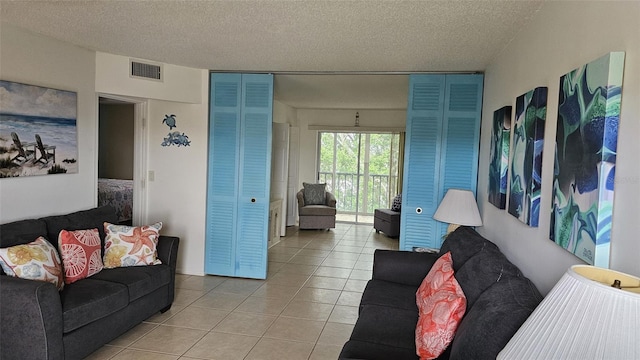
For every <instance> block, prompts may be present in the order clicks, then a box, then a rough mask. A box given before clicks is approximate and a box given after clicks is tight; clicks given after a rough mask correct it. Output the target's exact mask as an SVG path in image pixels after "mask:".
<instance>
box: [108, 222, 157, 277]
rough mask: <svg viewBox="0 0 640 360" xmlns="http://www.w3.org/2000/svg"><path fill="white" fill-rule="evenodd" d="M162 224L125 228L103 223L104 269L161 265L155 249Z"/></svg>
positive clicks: (124, 226)
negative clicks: (104, 236) (104, 238)
mask: <svg viewBox="0 0 640 360" xmlns="http://www.w3.org/2000/svg"><path fill="white" fill-rule="evenodd" d="M160 229H162V222H157V223H155V224H152V225H147V226H126V225H114V224H110V223H108V222H105V223H104V230H105V233H106V234H107V238H106V240H105V243H104V267H105V268H107V269H111V268H116V267H128V266H145V265H154V264H161V263H162V261H160V260H158V257H157V254H158V252H157V250H156V247H157V245H158V237H159V236H160V233H159V232H160Z"/></svg>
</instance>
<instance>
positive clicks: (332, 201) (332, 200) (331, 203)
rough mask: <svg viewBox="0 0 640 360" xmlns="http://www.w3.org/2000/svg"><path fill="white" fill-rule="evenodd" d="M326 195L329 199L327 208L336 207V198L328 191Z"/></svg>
mask: <svg viewBox="0 0 640 360" xmlns="http://www.w3.org/2000/svg"><path fill="white" fill-rule="evenodd" d="M325 195H326V199H327V200H326V202H325V203H326V204H327V206H329V207H332V208H334V207H336V196H335V195H333V194H332V193H330V192H328V191H327V192H326V194H325Z"/></svg>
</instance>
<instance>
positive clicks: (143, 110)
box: [95, 93, 149, 225]
mask: <svg viewBox="0 0 640 360" xmlns="http://www.w3.org/2000/svg"><path fill="white" fill-rule="evenodd" d="M100 98H107V99H113V100H118V101H123V102H127V103H130V104H133V184H134V186H133V209H132V210H133V214H132V223H133V225H142V224H146V223H148V212H147V193H148V190H147V148H148V147H147V142H148V137H149V136H148V129H147V126H146V125H147V114H148V106H149V102H148V99H141V98H135V97H130V96H121V95H114V94H105V93H96V103H97V106H96V112H97V116H96V119H98V126H97V127H96V144H98V145H99V142H100V126H99V121H100V115H99V111H100ZM95 156H96V196H95V198H96V200H95V201H96V205H97V201H98V196H97V193H98V191H97V187H98V166H97V164H98V157H99V152H98V151H97V149H96V155H95Z"/></svg>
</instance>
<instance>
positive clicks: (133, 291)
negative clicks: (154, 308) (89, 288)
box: [91, 265, 171, 302]
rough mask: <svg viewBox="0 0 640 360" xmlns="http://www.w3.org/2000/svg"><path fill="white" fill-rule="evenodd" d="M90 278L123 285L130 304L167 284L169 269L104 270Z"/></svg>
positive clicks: (135, 267)
mask: <svg viewBox="0 0 640 360" xmlns="http://www.w3.org/2000/svg"><path fill="white" fill-rule="evenodd" d="M91 278H92V279H96V280H105V281H110V282H114V283H118V284H122V285H125V286H126V287H127V289H128V290H129V302H132V301H134V300H136V299H138V298H141V297H142V296H144V295H147V294H149V293H151V292H152V291H154V290H155V289H158V288H160V287H162V286H164V285H167V284H169V282H170V281H171V268H170V267H169V266H168V265H153V266H134V267H128V268H115V269H104V270H102V271H101V272H100V273H98V274H96V275H94V276H92V277H91Z"/></svg>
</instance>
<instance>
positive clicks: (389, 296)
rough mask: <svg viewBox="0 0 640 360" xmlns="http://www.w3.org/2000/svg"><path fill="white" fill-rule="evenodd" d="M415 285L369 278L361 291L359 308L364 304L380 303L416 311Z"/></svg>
mask: <svg viewBox="0 0 640 360" xmlns="http://www.w3.org/2000/svg"><path fill="white" fill-rule="evenodd" d="M416 290H417V288H416V287H415V286H409V285H403V284H398V283H394V282H389V281H384V280H370V281H369V282H367V286H366V287H365V289H364V293H362V299H361V300H360V308H362V307H363V306H365V305H380V306H386V307H393V308H398V309H403V310H410V311H414V312H415V313H416V314H417V313H418V307H417V306H416Z"/></svg>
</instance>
